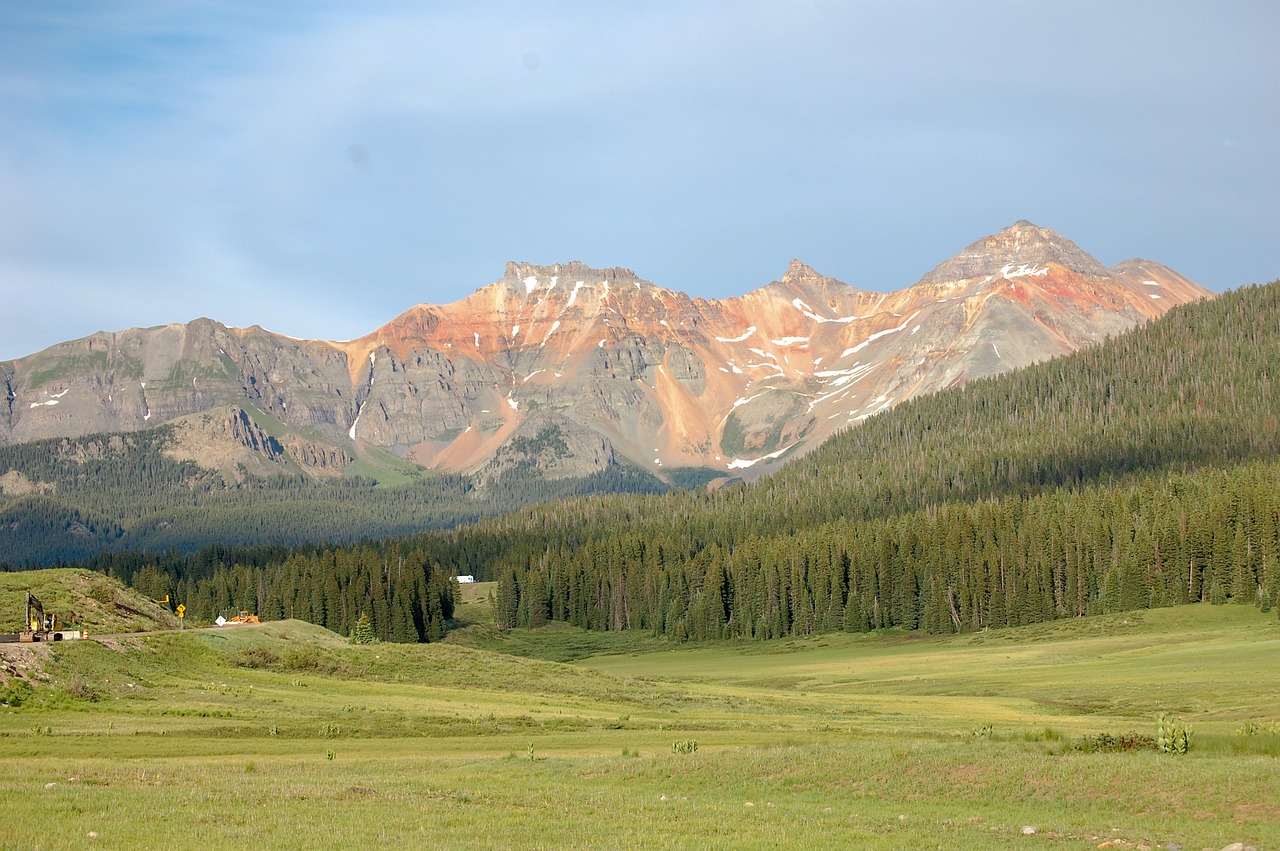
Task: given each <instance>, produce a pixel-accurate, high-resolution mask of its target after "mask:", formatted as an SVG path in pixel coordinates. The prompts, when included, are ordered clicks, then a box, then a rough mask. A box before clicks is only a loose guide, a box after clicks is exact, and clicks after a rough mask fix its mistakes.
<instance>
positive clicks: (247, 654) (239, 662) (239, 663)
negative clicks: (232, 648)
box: [231, 647, 280, 669]
mask: <svg viewBox="0 0 1280 851" xmlns="http://www.w3.org/2000/svg"><path fill="white" fill-rule="evenodd" d="M279 661H280V657H279V656H277V655H276V654H274V653H272V652H271V651H270V650H268V649H267V648H265V647H249V648H246V649H244V650H241V651H240V652H239V653H237V654H236V655H235V656H233V657H232V658H231V664H233V665H235V666H236V667H237V668H259V669H261V668H271V667H273V666H274V665H276V663H278V662H279Z"/></svg>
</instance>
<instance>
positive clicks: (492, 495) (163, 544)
mask: <svg viewBox="0 0 1280 851" xmlns="http://www.w3.org/2000/svg"><path fill="white" fill-rule="evenodd" d="M171 431H172V430H171V429H170V428H169V427H160V428H157V429H152V430H149V431H141V432H131V433H128V434H120V435H90V436H87V437H83V438H60V439H51V440H41V441H35V442H32V443H25V444H18V445H11V446H0V470H3V471H7V472H6V473H5V475H4V477H3V479H2V480H0V564H8V565H10V566H13V567H19V566H39V565H48V564H54V563H58V562H68V561H75V560H81V559H85V558H90V557H92V556H94V555H97V554H100V553H103V552H110V551H114V550H150V551H154V552H161V551H164V550H169V549H179V550H185V551H190V550H194V549H198V548H200V547H205V546H211V545H214V544H219V545H223V546H249V545H254V544H260V543H267V542H273V543H284V544H302V543H312V542H342V541H358V540H364V539H370V538H386V537H392V536H405V535H411V534H414V533H417V532H421V531H423V530H424V529H441V528H446V527H451V526H454V525H457V524H459V523H466V522H470V521H474V520H476V519H478V518H480V517H485V516H489V515H492V514H496V513H498V512H499V511H503V510H507V509H509V508H511V507H513V506H518V505H523V504H527V503H531V502H539V501H545V500H553V499H559V498H563V497H568V496H573V495H575V494H583V493H596V492H604V493H608V492H615V491H620V492H646V491H663V490H665V489H666V486H665V485H664V484H663V483H662V482H660V481H658V480H657V479H654V478H653V477H652V476H649V475H647V474H645V473H641V472H639V471H636V470H632V469H630V468H625V467H616V468H611V469H610V470H606V471H602V472H598V473H595V474H592V475H590V476H585V477H579V478H571V479H559V480H546V479H542V478H540V477H538V476H532V475H524V476H522V475H520V474H519V471H516V472H514V473H512V474H509V475H507V476H506V477H504V478H502V479H500V480H497V481H495V482H493V483H492V484H491V485H490V487H488V488H486V489H483V490H477V489H476V488H475V487H474V485H473V483H472V481H471V480H470V479H469V478H467V477H465V476H457V475H444V474H426V475H423V476H422V477H420V478H419V479H418V480H417V481H414V482H411V483H409V484H405V485H399V486H395V487H386V486H379V484H378V483H377V482H376V481H375V480H373V479H370V478H364V477H351V478H339V479H333V480H329V481H316V480H314V479H310V478H307V477H305V476H303V475H301V474H298V475H292V476H289V475H277V476H272V477H270V478H262V477H255V476H249V475H246V476H243V477H242V478H241V479H240V480H238V481H237V480H228V479H227V478H225V477H224V476H223V475H222V474H220V473H218V472H216V471H213V470H209V469H205V468H203V467H200V466H199V465H197V464H195V463H193V462H191V461H178V460H175V459H173V458H172V457H170V455H169V454H168V453H167V451H166V450H167V449H168V448H169V446H170V442H171V439H172V433H171Z"/></svg>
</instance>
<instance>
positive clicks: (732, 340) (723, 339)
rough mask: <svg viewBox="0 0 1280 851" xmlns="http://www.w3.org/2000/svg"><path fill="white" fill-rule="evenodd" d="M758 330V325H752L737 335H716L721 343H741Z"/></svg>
mask: <svg viewBox="0 0 1280 851" xmlns="http://www.w3.org/2000/svg"><path fill="white" fill-rule="evenodd" d="M755 332H756V326H754V325H752V326H751V327H750V328H748V329H747V330H745V331H743V332H742V333H741V334H739V335H738V336H736V337H716V339H717V340H718V341H720V342H721V343H741V342H742V341H743V340H745V339H747V338H748V337H750V336H751V335H752V334H754V333H755Z"/></svg>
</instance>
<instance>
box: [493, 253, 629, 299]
mask: <svg viewBox="0 0 1280 851" xmlns="http://www.w3.org/2000/svg"><path fill="white" fill-rule="evenodd" d="M531 281H532V282H533V283H531ZM552 281H555V282H556V283H557V284H559V283H566V282H567V283H568V284H569V285H571V286H572V285H573V284H574V283H575V282H577V281H584V282H585V283H587V284H598V283H601V282H605V283H609V284H632V285H634V284H637V283H639V284H647V283H649V282H648V281H644V280H641V279H640V278H639V277H638V276H637V275H636V273H635V272H634V271H632V270H631V269H625V268H623V267H621V266H612V267H609V268H606V269H597V268H595V267H593V266H588V265H587V264H586V263H583V262H581V261H580V260H571V261H569V262H568V263H555V264H552V265H550V266H540V265H537V264H535V263H517V262H515V261H509V262H508V263H507V266H506V269H505V270H504V271H503V274H502V282H503V283H507V284H511V285H512V286H514V287H517V288H520V289H523V290H525V291H527V292H532V291H533V290H534V289H536V288H537V287H538V286H543V287H549V286H551V282H552Z"/></svg>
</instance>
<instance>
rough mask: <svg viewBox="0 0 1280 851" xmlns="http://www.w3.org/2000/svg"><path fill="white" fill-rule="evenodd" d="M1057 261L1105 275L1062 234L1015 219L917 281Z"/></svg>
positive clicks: (932, 281)
mask: <svg viewBox="0 0 1280 851" xmlns="http://www.w3.org/2000/svg"><path fill="white" fill-rule="evenodd" d="M1048 263H1057V264H1058V265H1060V266H1063V267H1065V268H1067V269H1070V270H1071V271H1073V272H1078V273H1079V274H1081V275H1088V276H1090V277H1105V276H1106V275H1107V274H1108V270H1107V267H1106V266H1104V265H1102V264H1101V263H1099V262H1098V261H1097V260H1096V259H1095V258H1094V257H1093V256H1092V255H1090V254H1088V253H1087V252H1086V251H1084V250H1083V249H1082V248H1080V246H1078V245H1076V244H1075V243H1074V242H1072V241H1071V240H1069V239H1067V238H1066V237H1065V236H1062V235H1061V234H1059V233H1057V232H1055V231H1053V230H1050V229H1049V228H1042V227H1039V226H1038V225H1035V224H1032V223H1031V222H1029V221H1027V220H1026V219H1019V220H1018V221H1016V222H1014V223H1013V224H1012V225H1009V227H1007V228H1003V229H1002V230H1001V231H1000V232H999V233H996V234H991V235H990V236H984V237H983V238H982V239H980V240H978V241H977V242H974V243H971V244H970V245H969V246H967V247H966V248H965V249H964V250H963V251H961V252H960V253H959V254H957V255H955V256H954V257H952V258H951V259H949V260H946V261H945V262H943V263H941V264H939V265H938V266H936V267H935V268H934V270H933V271H932V272H930V273H929V274H927V275H925V276H924V277H923V278H921V279H920V283H921V284H936V283H941V282H944V281H962V280H969V279H972V278H985V277H987V276H989V275H1000V274H1002V270H1003V269H1005V268H1006V267H1009V266H1013V267H1016V268H1024V267H1025V268H1032V267H1037V266H1044V265H1046V264H1048Z"/></svg>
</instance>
